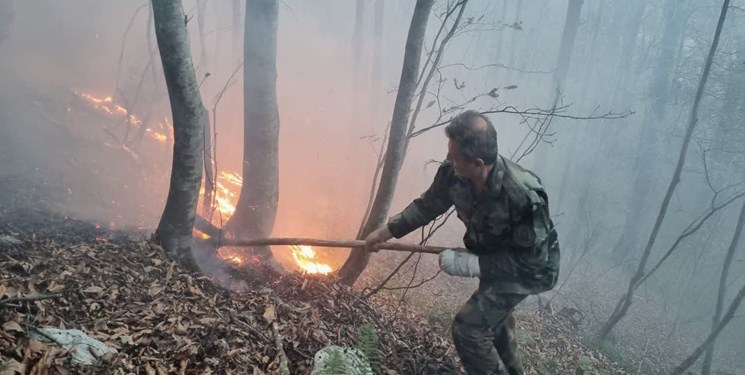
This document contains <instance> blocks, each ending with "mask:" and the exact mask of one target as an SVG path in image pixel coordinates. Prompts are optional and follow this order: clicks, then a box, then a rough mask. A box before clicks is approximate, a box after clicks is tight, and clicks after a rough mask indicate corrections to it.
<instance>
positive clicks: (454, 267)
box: [440, 249, 481, 277]
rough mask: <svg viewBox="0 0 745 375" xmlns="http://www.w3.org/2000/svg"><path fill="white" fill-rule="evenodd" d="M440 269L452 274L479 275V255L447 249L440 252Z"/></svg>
mask: <svg viewBox="0 0 745 375" xmlns="http://www.w3.org/2000/svg"><path fill="white" fill-rule="evenodd" d="M440 269H442V270H443V271H445V273H446V274H448V275H450V276H464V277H479V276H481V267H479V257H478V256H477V255H474V254H469V253H462V252H457V251H453V250H450V249H447V250H445V251H443V252H441V253H440Z"/></svg>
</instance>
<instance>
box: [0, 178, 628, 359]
mask: <svg viewBox="0 0 745 375" xmlns="http://www.w3.org/2000/svg"><path fill="white" fill-rule="evenodd" d="M21 184H22V182H21V181H9V180H6V181H4V182H3V183H2V184H0V185H1V186H0V188H2V189H3V191H4V192H6V194H3V199H2V207H3V209H2V211H1V214H0V238H1V239H2V241H0V248H1V250H2V251H1V252H0V253H1V254H2V255H0V270H2V273H1V274H0V277H1V278H2V279H0V282H1V284H0V285H1V286H0V295H1V297H2V299H0V318H1V319H0V320H2V326H1V327H2V329H0V361H2V363H3V366H4V367H2V369H0V372H1V373H3V374H6V373H7V374H26V373H47V372H45V371H48V373H51V374H56V373H91V374H99V373H117V371H125V372H133V373H143V374H167V373H182V374H184V373H186V374H203V373H216V374H230V373H232V374H245V373H248V374H262V373H277V368H278V365H279V361H280V356H279V355H278V353H279V352H278V346H277V345H276V342H275V339H276V338H279V340H280V342H281V345H282V346H281V347H282V348H283V350H284V352H285V353H286V356H287V358H288V361H289V364H290V369H291V372H292V373H297V374H307V373H309V371H310V368H311V365H312V358H313V355H314V354H315V352H316V351H317V350H319V349H320V348H322V347H324V346H326V345H329V344H336V345H347V346H354V345H356V340H357V338H358V337H359V330H360V327H362V326H363V325H364V324H365V323H370V324H372V325H373V326H374V327H375V329H376V332H377V335H378V336H379V339H380V343H381V345H380V354H381V371H382V373H386V374H454V373H459V371H460V370H459V365H458V361H457V358H456V355H455V351H454V347H453V346H452V343H451V341H450V338H449V332H448V322H447V320H439V319H428V318H425V317H424V316H422V315H420V314H419V313H418V312H417V311H414V310H411V309H409V308H406V307H403V308H399V307H398V305H397V297H395V296H393V295H390V294H382V295H376V296H374V297H373V298H370V299H364V298H362V297H361V296H360V294H358V293H357V292H356V291H354V290H351V289H349V288H347V287H344V286H342V285H340V284H338V283H337V282H336V280H335V279H334V278H333V277H329V276H322V275H310V274H307V273H297V272H295V273H289V274H287V273H277V272H276V271H275V270H274V269H272V268H270V267H267V266H266V265H262V264H256V263H254V262H251V261H249V260H242V261H241V262H240V263H239V262H236V261H235V260H234V259H227V260H220V258H211V259H213V263H212V264H211V266H212V267H211V268H213V269H219V270H220V271H219V272H213V273H212V274H200V273H189V272H186V271H184V270H182V269H181V268H180V267H179V266H178V265H176V264H175V263H174V262H173V261H172V260H170V259H168V258H167V256H166V255H165V254H164V253H163V251H162V249H160V247H158V246H156V245H154V244H152V243H150V242H148V241H146V240H144V239H142V240H131V239H129V238H131V237H132V235H133V234H132V233H127V232H123V231H112V230H110V229H108V228H101V227H97V226H96V224H94V223H87V222H83V221H79V220H74V219H70V218H66V217H64V216H62V215H59V214H56V213H54V212H51V211H47V210H43V209H41V208H39V207H36V208H30V207H34V206H29V202H34V201H38V199H39V197H40V196H43V195H45V194H47V193H48V192H46V191H45V190H44V189H43V188H39V189H34V188H21V187H22V185H21ZM11 187H12V188H11ZM302 252H303V250H302V248H301V249H300V253H299V254H302ZM208 258H210V257H208ZM455 294H456V295H458V296H459V297H460V296H461V295H462V293H455ZM450 297H455V296H450ZM443 298H445V297H443ZM443 314H445V315H447V314H449V312H445V311H444V312H443ZM570 318H571V317H570V316H564V315H562V314H556V315H555V316H550V315H546V314H543V313H540V312H537V311H522V312H520V313H519V318H518V320H519V322H520V330H521V340H522V341H523V347H522V349H523V351H524V353H525V354H526V365H527V367H528V373H531V374H544V373H555V374H558V373H598V372H599V371H603V372H602V373H609V374H611V373H618V374H620V373H623V372H622V371H621V370H618V369H617V368H615V367H614V366H613V365H612V364H611V363H610V362H609V360H608V359H607V358H605V357H603V356H602V355H600V354H598V353H596V352H593V351H591V350H587V349H586V348H584V347H583V346H582V345H581V344H580V343H579V340H578V339H577V338H576V337H575V336H573V335H572V334H571V333H570V332H572V331H573V326H572V324H573V320H572V319H570ZM271 323H275V327H277V330H276V332H275V331H273V330H272V324H271ZM574 323H576V322H574ZM42 326H52V327H57V328H64V329H80V330H82V331H84V332H85V333H87V334H88V335H90V336H91V337H94V338H96V339H98V340H100V341H102V342H104V343H106V344H107V345H109V346H111V347H114V348H116V349H117V350H118V354H116V355H113V356H109V357H106V358H101V359H100V361H99V363H98V364H97V365H96V366H93V367H81V366H79V365H75V364H72V363H71V362H70V356H69V355H70V353H67V352H65V351H64V350H62V349H60V348H58V347H56V346H55V345H54V344H53V343H52V342H48V341H45V340H39V339H38V337H37V339H36V340H35V339H31V338H30V337H29V336H30V335H32V333H31V332H32V331H34V329H35V328H38V327H42ZM34 371H35V372H34Z"/></svg>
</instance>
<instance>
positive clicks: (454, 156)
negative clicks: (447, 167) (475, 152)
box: [447, 139, 484, 178]
mask: <svg viewBox="0 0 745 375" xmlns="http://www.w3.org/2000/svg"><path fill="white" fill-rule="evenodd" d="M447 159H448V161H450V163H452V164H453V171H455V175H456V176H458V177H461V178H475V177H477V176H478V175H479V173H481V167H482V166H483V165H484V163H483V161H481V159H477V160H466V158H465V157H463V154H462V153H461V152H460V146H458V143H457V142H455V141H453V140H452V139H448V157H447Z"/></svg>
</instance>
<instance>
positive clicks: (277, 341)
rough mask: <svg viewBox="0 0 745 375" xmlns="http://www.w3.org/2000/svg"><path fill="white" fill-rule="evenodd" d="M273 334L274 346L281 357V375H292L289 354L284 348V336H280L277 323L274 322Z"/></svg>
mask: <svg viewBox="0 0 745 375" xmlns="http://www.w3.org/2000/svg"><path fill="white" fill-rule="evenodd" d="M272 334H273V335H274V346H275V347H276V348H277V355H279V373H280V374H282V375H290V367H289V365H288V361H287V354H286V353H285V350H284V349H283V347H282V336H281V335H280V334H279V328H277V322H272Z"/></svg>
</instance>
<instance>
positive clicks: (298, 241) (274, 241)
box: [219, 237, 466, 254]
mask: <svg viewBox="0 0 745 375" xmlns="http://www.w3.org/2000/svg"><path fill="white" fill-rule="evenodd" d="M270 245H295V246H299V245H307V246H319V247H344V248H353V249H357V248H359V249H365V248H367V249H369V251H376V250H395V251H410V252H415V253H427V254H439V253H441V252H443V251H445V250H447V249H451V250H455V251H466V249H460V248H452V247H440V246H424V245H412V244H405V243H395V242H381V243H379V244H375V245H372V246H367V243H366V242H365V241H362V240H353V241H340V240H321V239H316V238H290V237H287V238H261V239H255V240H231V239H223V240H222V241H220V243H219V246H245V247H251V246H270Z"/></svg>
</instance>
